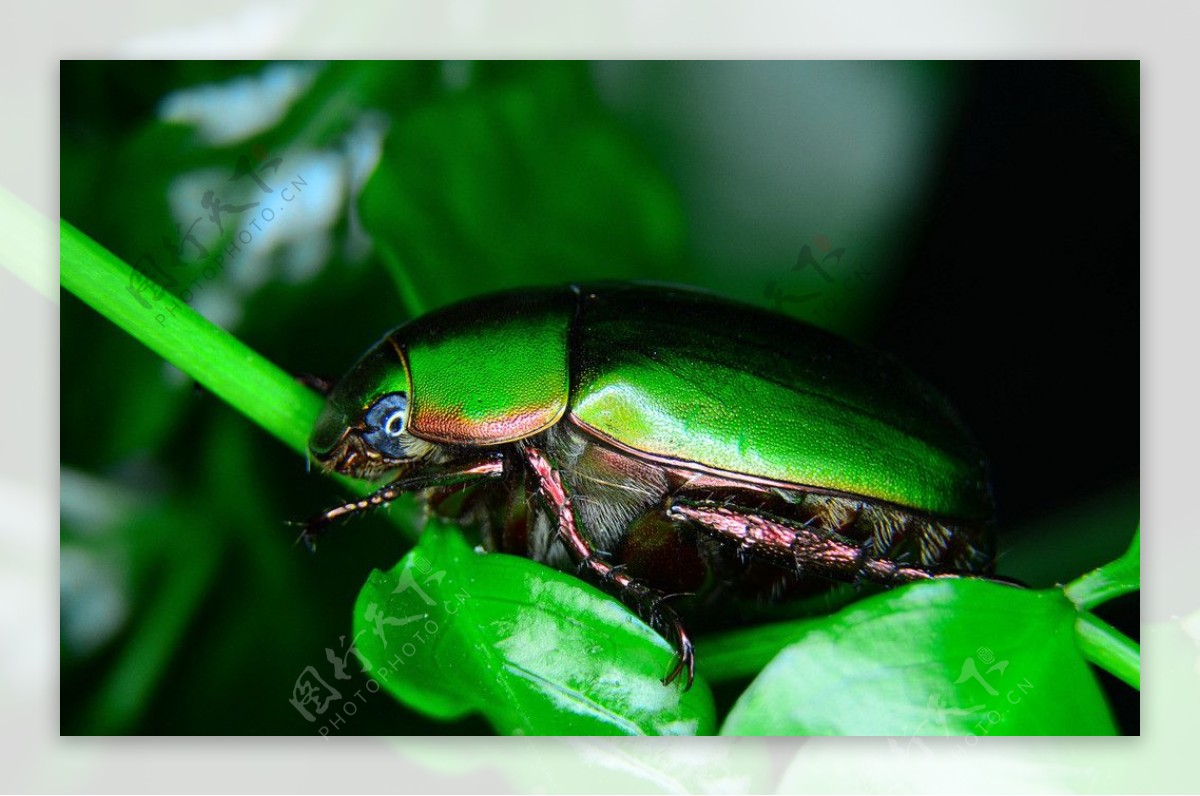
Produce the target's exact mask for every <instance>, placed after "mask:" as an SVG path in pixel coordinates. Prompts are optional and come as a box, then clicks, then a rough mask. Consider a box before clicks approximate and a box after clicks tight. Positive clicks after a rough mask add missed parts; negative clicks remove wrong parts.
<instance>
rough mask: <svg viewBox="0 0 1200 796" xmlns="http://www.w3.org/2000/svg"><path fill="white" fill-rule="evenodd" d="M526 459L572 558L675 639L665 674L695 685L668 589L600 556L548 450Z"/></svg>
mask: <svg viewBox="0 0 1200 796" xmlns="http://www.w3.org/2000/svg"><path fill="white" fill-rule="evenodd" d="M525 460H526V461H527V462H528V463H529V467H530V469H531V470H532V472H533V474H534V476H535V477H536V479H537V484H538V487H539V489H540V491H541V493H542V495H543V497H544V498H545V500H546V503H547V505H548V506H549V507H550V509H551V511H552V512H553V514H554V515H555V519H556V521H557V523H558V537H559V539H561V540H562V543H563V545H564V546H565V547H566V548H567V552H568V553H569V554H570V556H571V559H572V560H573V561H574V562H575V564H576V565H577V566H578V567H579V568H580V570H581V571H586V572H588V573H589V574H590V575H591V576H592V577H593V578H594V579H595V580H597V581H599V582H600V583H602V584H604V585H606V586H609V587H610V588H611V589H612V590H614V591H615V592H616V593H617V595H618V596H619V597H621V599H623V600H624V601H626V602H627V603H629V604H631V605H633V606H634V607H636V608H637V610H638V613H639V614H640V615H642V616H643V617H645V618H646V620H647V621H648V622H649V624H650V627H652V628H653V629H654V630H655V632H657V633H659V634H661V635H662V636H664V637H665V638H667V639H669V640H671V641H672V642H673V643H674V646H675V649H676V663H675V666H674V667H673V668H672V669H671V671H670V672H668V673H667V676H666V677H664V678H663V684H664V685H666V684H669V683H671V682H672V681H674V680H675V679H676V678H677V677H679V676H680V675H681V674H683V673H685V672H686V673H687V681H686V683H685V684H684V690H685V691H686V690H688V689H689V688H691V687H692V681H693V680H694V679H695V677H696V655H695V650H694V649H693V648H692V641H691V639H690V638H689V637H688V634H687V630H686V629H685V628H684V626H683V622H682V620H681V619H680V618H679V615H678V614H677V613H676V612H675V611H674V610H673V609H672V608H670V607H668V606H665V605H664V604H663V603H664V602H665V601H666V600H667V599H669V597H668V595H666V594H665V593H663V592H661V591H659V590H657V589H654V588H651V587H650V586H648V585H646V584H645V583H644V582H642V581H640V580H637V579H635V578H631V577H630V576H629V575H628V574H626V573H625V572H624V571H623V570H622V569H621V568H620V567H614V566H613V565H611V564H609V563H608V562H607V561H604V560H603V559H602V558H600V557H599V556H598V555H597V554H596V551H595V550H593V549H592V547H591V545H590V544H589V543H588V541H587V539H585V538H584V537H583V534H582V533H580V531H579V526H578V524H577V522H576V519H575V507H574V506H573V505H572V503H571V497H570V495H568V494H567V491H566V489H565V488H564V487H563V483H562V477H561V475H560V474H559V472H558V470H556V469H555V468H554V466H553V465H551V463H550V461H549V460H548V459H547V458H546V456H545V454H544V453H542V451H540V450H539V449H537V448H534V447H531V446H527V447H526V448H525Z"/></svg>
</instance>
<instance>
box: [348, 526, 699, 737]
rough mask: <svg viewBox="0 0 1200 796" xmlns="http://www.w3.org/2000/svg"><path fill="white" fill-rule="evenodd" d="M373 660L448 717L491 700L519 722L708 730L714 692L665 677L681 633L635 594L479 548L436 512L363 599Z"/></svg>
mask: <svg viewBox="0 0 1200 796" xmlns="http://www.w3.org/2000/svg"><path fill="white" fill-rule="evenodd" d="M354 635H355V639H356V641H355V647H356V649H357V650H358V653H359V657H360V659H361V660H362V662H363V665H364V668H365V670H366V671H367V672H368V673H370V675H371V676H372V677H373V678H374V679H375V681H376V682H378V683H379V684H380V685H381V686H382V687H383V688H385V689H387V690H388V691H389V692H391V693H392V695H394V696H395V697H396V698H397V699H399V700H400V701H401V702H403V703H405V704H406V705H408V706H410V707H412V708H415V709H417V710H419V711H422V712H424V713H426V714H429V715H432V716H436V717H439V718H443V719H454V718H459V717H462V716H465V715H467V714H469V713H472V712H480V713H482V714H484V715H485V716H486V717H487V719H488V720H489V721H490V722H491V723H492V725H493V726H494V727H495V728H496V730H497V731H499V732H503V733H510V734H536V735H544V734H559V735H600V734H605V735H607V734H624V735H631V734H670V735H680V734H687V735H691V734H702V733H711V732H712V731H713V729H714V727H715V719H714V708H713V702H712V696H711V694H710V692H709V689H708V686H707V684H706V683H705V682H704V681H703V680H702V679H699V678H697V680H696V683H695V685H694V686H693V687H692V689H691V690H690V691H687V692H684V691H683V689H682V688H681V686H680V684H679V683H674V684H672V685H669V686H664V685H663V684H662V683H661V682H660V678H661V677H662V676H663V674H665V673H666V672H667V671H668V669H669V667H670V665H671V663H672V659H673V653H672V651H671V649H670V648H669V646H668V645H667V644H666V642H665V641H663V640H662V639H661V638H660V637H659V636H658V635H657V634H655V633H654V632H653V631H651V630H650V629H649V628H648V627H647V626H646V625H645V624H643V623H642V622H641V621H639V620H638V619H637V618H636V617H635V616H634V615H633V614H631V613H630V612H629V611H628V610H627V609H626V608H625V607H624V606H622V605H621V604H619V603H618V602H616V601H615V600H613V599H611V598H609V597H606V596H605V595H603V594H602V593H600V592H599V591H597V590H595V589H593V588H591V587H590V586H587V585H586V584H583V583H582V582H581V581H579V580H578V579H576V578H574V577H571V576H569V575H563V574H561V573H558V572H555V571H553V570H550V569H548V568H546V567H543V566H541V565H539V564H535V563H533V562H531V561H528V560H525V559H522V558H516V557H513V556H506V555H499V554H481V553H477V552H476V551H474V550H473V549H471V548H470V547H469V546H468V545H467V544H466V542H465V541H463V539H462V537H461V535H460V534H459V532H458V531H457V530H456V529H454V528H453V527H450V526H447V525H444V524H441V523H438V522H436V521H435V522H431V524H430V526H429V527H428V528H427V529H426V530H425V533H424V535H423V537H422V539H421V542H420V544H419V545H417V547H416V548H414V549H413V550H412V551H411V552H410V553H409V554H408V555H406V556H405V557H404V558H403V559H402V560H401V561H400V563H399V564H397V565H396V567H395V568H393V569H392V570H391V571H390V572H386V573H384V572H379V571H375V572H373V573H372V574H371V576H370V578H369V579H368V581H367V584H366V586H365V587H364V588H363V590H362V593H361V594H360V595H359V598H358V603H357V605H356V606H355V609H354Z"/></svg>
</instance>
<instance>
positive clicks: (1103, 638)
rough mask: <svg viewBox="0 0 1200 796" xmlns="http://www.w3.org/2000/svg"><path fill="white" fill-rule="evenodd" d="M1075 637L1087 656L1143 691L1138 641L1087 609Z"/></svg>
mask: <svg viewBox="0 0 1200 796" xmlns="http://www.w3.org/2000/svg"><path fill="white" fill-rule="evenodd" d="M1075 640H1076V642H1077V643H1078V644H1079V650H1080V651H1081V652H1082V653H1083V657H1085V658H1087V659H1088V660H1089V661H1091V662H1092V663H1094V664H1095V665H1097V666H1099V667H1100V668H1101V669H1103V670H1104V671H1106V672H1108V673H1110V674H1112V675H1113V676H1115V677H1119V678H1120V679H1122V680H1124V681H1125V682H1126V683H1128V684H1129V685H1131V686H1133V687H1134V688H1137V689H1139V690H1141V687H1142V668H1141V661H1142V653H1141V647H1139V646H1138V643H1137V642H1136V641H1134V640H1133V639H1131V638H1129V637H1128V636H1126V635H1125V634H1123V633H1122V632H1121V631H1119V630H1117V629H1116V628H1115V627H1113V626H1112V625H1110V624H1109V623H1108V622H1105V621H1104V620H1103V619H1101V618H1100V617H1098V616H1096V615H1095V614H1092V613H1088V612H1087V611H1081V612H1080V613H1079V618H1078V619H1076V620H1075Z"/></svg>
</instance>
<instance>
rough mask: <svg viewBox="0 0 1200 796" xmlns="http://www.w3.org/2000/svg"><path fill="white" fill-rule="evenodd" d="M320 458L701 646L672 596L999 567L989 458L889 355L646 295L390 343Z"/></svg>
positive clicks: (350, 508) (494, 312)
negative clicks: (735, 586) (715, 586)
mask: <svg viewBox="0 0 1200 796" xmlns="http://www.w3.org/2000/svg"><path fill="white" fill-rule="evenodd" d="M309 449H310V452H311V454H312V457H313V458H314V459H315V461H316V462H318V463H319V464H320V466H321V467H323V468H325V469H326V470H331V471H334V472H337V473H341V474H344V475H348V476H352V477H356V478H361V479H369V480H375V481H377V480H381V479H386V483H385V484H384V485H383V486H382V487H381V488H379V489H378V490H377V491H375V492H374V493H373V494H371V495H370V496H368V497H365V498H363V499H361V500H356V501H352V502H349V503H346V504H343V505H340V506H336V507H334V508H331V509H329V510H327V511H325V512H322V513H321V514H319V515H317V516H316V517H314V518H312V519H311V520H309V522H308V523H307V524H306V527H305V530H304V533H303V534H302V539H303V540H304V542H305V543H306V544H308V545H309V546H310V548H311V547H312V546H313V545H314V544H315V541H316V539H317V538H318V537H319V536H320V535H321V533H322V532H323V531H324V530H326V529H327V528H328V527H329V526H330V524H331V523H333V522H334V521H336V520H338V519H340V518H342V517H345V516H347V515H351V514H354V513H357V512H362V511H366V510H368V509H371V508H373V507H377V506H381V505H384V504H386V503H388V502H390V501H392V500H394V499H396V498H397V497H399V496H400V495H402V494H404V493H409V492H417V493H420V495H421V496H422V498H423V499H424V501H425V503H426V505H427V507H428V508H429V509H430V510H432V511H435V512H438V513H440V514H443V515H445V516H448V517H451V518H453V519H455V520H457V521H459V522H460V523H462V524H464V525H471V526H476V527H478V528H479V530H480V533H481V538H482V542H483V545H484V547H485V548H486V549H488V550H492V551H501V552H509V553H516V554H518V555H525V556H528V557H530V558H533V559H535V560H537V561H541V562H544V563H547V564H550V565H551V566H554V567H556V568H559V569H563V570H565V571H574V572H576V573H577V574H578V575H580V576H581V577H584V578H586V579H588V580H590V581H592V582H594V583H596V584H597V585H599V586H600V587H601V588H603V589H605V590H606V591H608V592H609V593H611V594H613V595H614V596H616V597H618V598H620V599H622V600H623V601H624V602H625V603H626V604H627V605H629V606H630V607H632V608H633V609H635V610H637V611H638V613H639V614H640V615H641V616H642V617H644V618H646V619H647V621H648V623H649V624H650V626H651V627H653V628H654V629H655V630H656V631H657V632H658V633H659V634H661V635H662V636H664V637H665V638H666V639H667V640H668V641H670V642H672V644H673V646H674V649H675V650H676V653H677V654H676V659H675V662H674V664H673V667H672V669H671V670H670V672H669V673H668V674H667V676H666V677H665V678H664V679H663V682H664V683H670V682H672V681H673V680H675V679H676V678H678V677H679V676H680V675H681V674H682V673H685V672H686V686H685V687H690V685H691V683H692V679H693V677H694V672H695V654H694V650H693V647H692V642H691V639H690V636H689V634H688V631H687V630H686V629H685V626H684V623H683V621H682V620H681V619H680V616H679V614H678V612H677V611H676V610H675V609H674V608H673V607H671V606H670V605H668V604H667V601H668V599H669V598H670V597H672V596H675V595H673V594H670V593H669V592H671V591H695V590H697V589H700V588H702V587H703V584H705V583H708V584H712V583H714V582H716V583H730V582H736V581H737V580H738V578H739V574H741V573H744V572H745V571H746V570H747V568H748V567H757V568H758V570H759V571H760V572H761V571H763V569H764V568H765V569H766V570H767V571H770V572H772V573H775V574H777V575H778V576H779V578H782V579H783V580H785V581H788V582H793V583H797V582H808V581H812V580H814V579H818V580H821V581H824V582H836V581H846V582H854V583H860V582H864V581H865V582H873V583H878V584H882V585H884V586H892V585H898V584H902V583H907V582H911V581H916V580H923V579H929V578H939V577H958V576H964V575H972V574H985V573H989V572H990V571H991V568H992V565H993V557H994V555H993V553H994V550H993V547H994V543H993V521H992V515H993V501H992V495H991V489H990V486H989V481H988V474H987V464H986V462H985V460H984V457H983V456H982V454H981V453H980V451H979V449H978V447H977V446H976V444H975V443H974V441H973V440H972V437H971V435H970V434H969V432H968V431H967V429H966V427H965V426H964V424H963V423H962V421H961V420H960V419H959V417H958V415H957V414H955V412H954V411H953V409H952V408H951V407H950V406H949V405H948V403H947V402H946V401H945V399H944V398H942V397H941V396H940V395H939V394H938V393H937V392H936V391H935V390H933V389H932V388H931V387H930V386H929V385H927V384H926V383H925V382H923V381H921V380H920V379H918V378H917V377H916V376H915V375H913V374H912V373H911V372H910V371H909V370H908V369H906V368H905V367H904V366H902V365H901V364H900V363H899V362H897V361H896V360H894V359H892V358H891V357H889V356H887V355H884V354H881V353H877V352H875V351H872V350H869V349H866V348H863V347H860V346H858V345H856V344H853V343H851V342H849V341H847V340H845V339H843V338H840V337H838V336H836V335H833V334H831V333H828V332H826V331H823V330H821V329H818V328H816V327H814V326H810V325H808V324H805V323H803V322H801V321H799V320H796V319H794V318H790V317H787V316H783V315H780V314H777V313H774V312H771V311H768V310H765V309H762V308H758V307H754V306H751V305H747V304H742V303H738V302H734V301H731V300H728V299H725V298H722V297H720V296H717V295H714V294H709V293H705V292H702V291H699V290H695V289H690V288H681V287H671V286H659V285H648V284H640V283H607V284H596V285H569V286H564V287H557V288H536V289H529V290H521V291H512V292H506V293H499V294H492V295H487V296H482V297H478V298H474V299H470V300H467V301H464V302H461V303H459V304H456V305H453V306H450V307H447V308H444V309H441V310H438V311H435V312H432V313H430V314H428V315H425V316H422V317H419V318H416V319H414V320H412V321H410V322H408V323H406V324H404V325H402V326H400V327H398V328H396V329H394V330H393V331H391V332H389V333H388V334H387V335H386V336H384V337H383V339H382V340H380V341H379V342H378V343H377V344H376V345H375V346H374V347H372V348H371V349H370V350H368V351H367V352H366V354H364V355H363V356H362V358H361V359H360V360H359V361H358V362H357V363H356V364H355V365H354V366H353V367H352V368H351V369H350V371H349V372H348V373H347V374H346V375H345V376H344V377H343V378H342V379H341V380H340V381H338V382H337V383H336V385H335V386H333V388H332V390H330V391H329V392H328V394H327V399H326V403H325V406H324V409H323V411H322V413H321V415H320V417H319V419H318V420H317V423H316V426H315V428H314V430H313V433H312V436H311V439H310V444H309Z"/></svg>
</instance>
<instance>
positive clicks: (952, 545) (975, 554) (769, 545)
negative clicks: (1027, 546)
mask: <svg viewBox="0 0 1200 796" xmlns="http://www.w3.org/2000/svg"><path fill="white" fill-rule="evenodd" d="M714 498H715V496H703V497H697V498H689V497H686V496H683V497H677V498H675V499H673V502H672V505H671V508H670V509H669V514H670V515H671V516H672V517H674V518H675V519H683V520H690V521H692V522H696V523H699V524H700V525H701V526H703V527H705V528H706V529H707V530H708V531H709V532H711V533H713V534H715V535H716V536H718V537H720V538H723V539H725V540H726V541H727V542H732V543H734V544H735V545H736V549H737V552H738V556H739V559H759V560H765V561H770V562H772V563H774V564H776V565H777V566H782V567H785V568H791V569H792V570H793V573H794V574H795V575H796V576H797V577H799V578H801V579H803V578H805V577H806V576H808V575H817V576H821V577H826V578H832V579H835V580H849V581H858V580H868V581H873V582H877V583H883V584H892V583H900V582H907V581H910V580H918V579H923V578H928V577H936V576H939V575H942V574H975V573H981V572H984V571H986V569H987V565H988V557H987V555H986V551H983V550H982V549H981V548H978V547H977V546H975V545H974V544H973V543H972V542H971V541H970V540H969V537H970V533H969V529H965V528H955V527H951V526H948V525H947V524H945V523H942V522H939V521H936V520H933V519H930V518H927V517H922V516H920V515H916V514H913V513H912V512H908V511H905V510H903V509H900V508H898V507H894V506H887V505H881V504H877V503H872V502H868V501H862V500H855V499H851V498H843V497H839V496H831V495H816V494H808V495H801V496H791V499H789V500H788V501H786V502H785V503H784V504H782V505H780V504H776V505H775V506H773V507H772V506H764V505H759V504H755V503H754V501H753V499H749V496H743V500H742V501H739V500H738V499H737V498H736V497H732V498H731V497H727V498H725V499H714ZM781 508H782V509H783V512H782V513H781V512H780V511H779V509H781Z"/></svg>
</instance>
